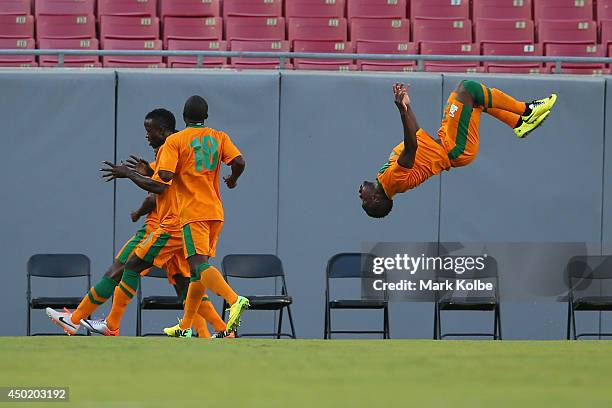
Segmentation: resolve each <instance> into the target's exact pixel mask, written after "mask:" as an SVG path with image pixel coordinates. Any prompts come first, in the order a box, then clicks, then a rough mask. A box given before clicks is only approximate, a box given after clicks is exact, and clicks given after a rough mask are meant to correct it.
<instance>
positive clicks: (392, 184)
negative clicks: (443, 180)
mask: <svg viewBox="0 0 612 408" xmlns="http://www.w3.org/2000/svg"><path fill="white" fill-rule="evenodd" d="M416 136H417V143H418V145H417V151H416V157H415V159H414V165H413V166H412V168H411V169H408V168H406V167H402V166H400V165H399V164H398V163H397V159H398V158H399V155H400V154H401V153H402V151H404V142H402V143H400V144H398V145H397V146H395V148H394V149H393V151H392V152H391V155H390V156H389V161H387V163H385V164H384V165H383V166H382V167H381V169H380V170H379V172H378V177H377V179H378V182H379V183H380V184H381V186H382V187H383V189H384V190H385V194H387V197H389V198H393V196H394V195H395V194H397V193H403V192H405V191H407V190H410V189H412V188H415V187H416V186H418V185H419V184H421V183H423V182H424V181H425V180H427V179H428V178H430V177H431V176H434V175H436V174H440V173H441V172H442V171H443V170H448V169H450V167H451V163H450V161H449V159H448V153H447V152H446V151H445V150H444V148H443V147H442V146H441V145H439V144H438V143H437V142H436V141H435V140H434V139H433V138H432V137H431V136H429V135H428V134H427V132H425V131H424V130H423V129H419V130H418V131H417V134H416Z"/></svg>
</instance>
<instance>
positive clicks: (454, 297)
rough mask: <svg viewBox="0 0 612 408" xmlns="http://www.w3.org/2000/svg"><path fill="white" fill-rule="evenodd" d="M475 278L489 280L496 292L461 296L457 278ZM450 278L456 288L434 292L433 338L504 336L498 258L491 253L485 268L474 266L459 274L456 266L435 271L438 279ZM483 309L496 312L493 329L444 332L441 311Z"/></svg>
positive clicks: (497, 337) (447, 279)
mask: <svg viewBox="0 0 612 408" xmlns="http://www.w3.org/2000/svg"><path fill="white" fill-rule="evenodd" d="M459 280H465V281H466V282H474V281H475V280H482V281H486V282H483V283H489V282H490V283H492V284H493V293H492V294H490V295H488V294H485V295H484V296H472V295H468V296H461V295H458V294H457V293H456V292H457V290H456V285H457V281H459ZM445 281H448V282H450V283H452V284H453V290H440V291H436V292H435V302H434V334H433V338H434V340H438V339H440V340H441V339H444V338H445V337H464V336H466V337H467V336H469V337H493V340H501V339H502V328H501V311H500V300H499V277H498V274H497V261H496V260H495V259H494V258H493V257H491V256H488V257H487V258H486V261H485V267H484V269H482V270H478V269H476V268H475V269H473V270H471V271H467V270H466V271H465V272H464V273H462V274H457V273H456V272H455V270H440V271H437V273H436V282H438V283H439V282H445ZM443 310H444V311H482V312H486V311H489V312H493V333H469V332H467V333H444V334H442V311H443Z"/></svg>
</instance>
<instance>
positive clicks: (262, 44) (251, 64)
mask: <svg viewBox="0 0 612 408" xmlns="http://www.w3.org/2000/svg"><path fill="white" fill-rule="evenodd" d="M230 50H232V51H258V52H289V50H290V48H289V41H270V40H263V41H241V40H233V41H231V42H230ZM286 62H289V60H286ZM279 63H280V61H279V59H278V58H244V57H243V58H241V57H233V58H230V64H231V65H232V67H233V68H242V69H266V68H269V67H276V66H277V65H279Z"/></svg>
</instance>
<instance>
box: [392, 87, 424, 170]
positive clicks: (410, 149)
mask: <svg viewBox="0 0 612 408" xmlns="http://www.w3.org/2000/svg"><path fill="white" fill-rule="evenodd" d="M408 87H410V85H409V86H408ZM393 94H394V95H395V106H397V109H398V110H399V112H400V116H401V118H402V125H403V127H404V151H402V153H401V154H400V156H399V158H398V159H397V164H399V165H400V166H402V167H405V168H408V169H411V168H412V166H413V165H414V158H415V157H416V151H417V147H418V146H417V137H416V132H417V130H419V124H418V123H417V120H416V117H415V115H414V112H412V109H411V108H410V97H409V96H408V89H407V88H406V87H405V86H404V84H400V83H396V84H395V85H393Z"/></svg>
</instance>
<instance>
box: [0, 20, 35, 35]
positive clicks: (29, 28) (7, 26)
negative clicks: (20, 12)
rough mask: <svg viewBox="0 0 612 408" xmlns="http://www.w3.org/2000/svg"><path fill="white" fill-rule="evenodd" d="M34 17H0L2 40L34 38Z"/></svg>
mask: <svg viewBox="0 0 612 408" xmlns="http://www.w3.org/2000/svg"><path fill="white" fill-rule="evenodd" d="M33 37H34V17H32V16H14V15H0V38H33Z"/></svg>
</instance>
